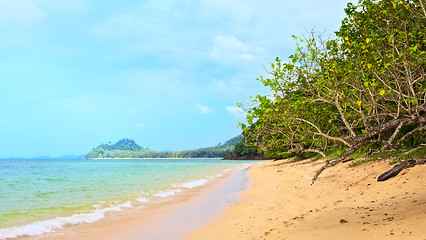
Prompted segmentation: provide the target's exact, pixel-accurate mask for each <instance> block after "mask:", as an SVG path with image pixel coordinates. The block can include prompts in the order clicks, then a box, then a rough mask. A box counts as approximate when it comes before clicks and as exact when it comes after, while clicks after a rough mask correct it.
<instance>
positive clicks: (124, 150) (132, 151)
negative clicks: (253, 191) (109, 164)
mask: <svg viewBox="0 0 426 240" xmlns="http://www.w3.org/2000/svg"><path fill="white" fill-rule="evenodd" d="M242 140H243V136H242V135H239V136H236V137H233V138H231V139H229V140H228V141H226V142H225V143H223V144H221V143H219V144H218V145H216V146H215V147H206V148H200V149H196V150H186V151H177V152H161V151H154V150H150V149H148V148H144V147H142V146H139V145H138V144H137V143H136V142H135V141H134V140H133V139H128V138H124V139H121V140H120V141H118V142H117V143H114V144H101V145H99V146H98V147H96V148H93V149H92V150H91V151H90V152H89V153H88V154H87V155H86V158H89V159H90V158H224V157H225V156H227V154H228V153H232V152H234V149H235V145H236V144H237V143H240V142H241V141H242Z"/></svg>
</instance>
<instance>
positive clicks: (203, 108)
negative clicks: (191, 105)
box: [196, 104, 214, 114]
mask: <svg viewBox="0 0 426 240" xmlns="http://www.w3.org/2000/svg"><path fill="white" fill-rule="evenodd" d="M196 106H197V108H198V110H200V112H201V113H204V114H208V113H212V112H214V109H213V108H210V107H208V106H204V105H201V104H197V105H196Z"/></svg>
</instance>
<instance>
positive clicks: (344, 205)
mask: <svg viewBox="0 0 426 240" xmlns="http://www.w3.org/2000/svg"><path fill="white" fill-rule="evenodd" d="M322 165H323V163H322V162H311V161H309V160H305V161H302V162H293V163H292V162H289V161H278V162H265V163H260V164H258V165H256V166H255V167H253V168H251V169H250V171H249V173H250V176H251V178H252V187H251V188H250V189H249V190H247V191H245V192H244V193H243V200H242V201H241V202H239V203H237V204H235V205H233V206H232V207H230V208H229V209H227V210H226V211H225V212H224V213H223V214H221V216H220V218H219V219H218V220H217V221H216V222H214V223H212V224H209V225H208V226H207V227H205V228H202V229H200V230H198V231H195V232H194V233H192V234H191V235H190V236H189V237H188V238H187V239H188V240H199V239H203V240H208V239H212V240H213V239H214V240H220V239H223V240H225V239H227V240H228V239H233V240H235V239H244V240H248V239H262V240H263V239H267V240H274V239H280V240H283V239H291V240H299V239H300V240H302V239H303V240H306V239H310V240H316V239H324V240H325V239H327V240H333V239H336V240H337V239H340V240H341V239H345V240H351V239H354V240H359V239H363V240H368V239H371V240H373V239H374V240H376V239H404V240H406V239H409V240H411V239H413V240H422V239H423V240H424V239H426V227H425V226H426V165H420V166H415V167H414V168H410V169H405V170H403V171H402V172H401V173H399V175H398V176H396V177H394V178H392V179H389V180H387V181H385V182H377V177H378V176H379V175H380V174H381V173H383V172H385V171H387V170H389V169H390V168H391V167H392V166H390V165H389V164H388V162H387V161H384V160H381V161H376V162H372V163H367V164H364V165H360V166H357V167H354V168H348V163H343V164H339V165H337V166H335V167H334V168H331V169H327V170H325V171H324V172H323V174H322V175H321V176H320V177H319V178H318V180H317V182H316V183H315V184H314V185H313V186H311V185H310V183H311V179H312V176H313V175H314V173H315V172H316V170H318V169H319V168H320V167H321V166H322Z"/></svg>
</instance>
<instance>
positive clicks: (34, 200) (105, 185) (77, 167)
mask: <svg viewBox="0 0 426 240" xmlns="http://www.w3.org/2000/svg"><path fill="white" fill-rule="evenodd" d="M249 163H250V162H249V161H245V162H242V161H221V160H219V159H216V160H212V159H130V160H129V159H124V160H110V159H107V160H0V239H8V238H15V237H18V236H23V235H39V234H43V233H46V232H52V231H55V230H56V229H60V228H63V226H65V225H66V224H81V223H91V222H95V221H97V220H100V219H102V218H104V217H105V213H107V212H114V211H125V209H126V208H131V207H134V206H135V205H143V204H149V203H150V202H155V201H158V200H159V199H162V200H164V199H167V198H171V197H173V195H175V194H177V193H179V192H181V191H182V190H184V189H188V188H193V187H197V186H200V185H203V184H205V183H208V182H209V181H211V180H213V179H214V178H217V177H220V176H221V175H223V174H224V173H225V172H227V171H230V170H232V169H236V168H241V167H244V166H245V165H247V164H249Z"/></svg>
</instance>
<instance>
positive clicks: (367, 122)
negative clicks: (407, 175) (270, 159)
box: [242, 0, 426, 183]
mask: <svg viewBox="0 0 426 240" xmlns="http://www.w3.org/2000/svg"><path fill="white" fill-rule="evenodd" d="M424 6H425V2H424V0H415V1H411V0H410V1H408V0H407V1H390V0H383V1H371V0H361V1H360V2H359V4H358V5H357V6H355V5H353V4H351V3H349V4H348V7H347V8H346V9H345V12H346V15H347V16H346V18H345V19H344V20H343V21H342V25H341V27H340V29H339V31H338V32H336V36H337V38H336V39H332V40H324V39H323V38H322V37H321V35H320V34H318V33H315V32H312V33H311V36H310V37H309V38H296V37H295V39H297V40H298V43H297V48H296V51H295V53H294V54H293V55H292V56H290V57H289V58H290V61H289V62H287V63H283V62H282V61H281V60H280V59H279V58H277V59H276V62H275V63H272V64H271V69H270V74H271V77H269V78H264V77H260V78H259V80H260V81H261V82H262V83H263V84H264V85H265V86H267V87H270V88H271V90H272V93H273V94H272V95H271V96H260V95H259V96H257V97H256V98H255V99H254V100H253V102H252V104H253V107H251V108H250V109H248V115H247V120H248V123H249V124H250V125H253V122H254V121H257V124H256V125H255V126H254V129H253V127H251V128H250V127H248V126H245V125H244V124H242V128H243V130H244V131H245V135H246V136H248V137H250V138H251V139H252V140H253V141H254V145H255V146H258V147H260V148H261V149H262V150H264V151H270V150H273V149H280V150H281V151H282V152H281V153H296V154H303V153H304V152H312V153H316V154H320V155H322V156H323V157H324V158H325V159H326V164H325V165H324V166H323V167H322V168H321V169H320V170H319V171H318V172H317V174H316V175H315V176H314V178H313V181H312V183H313V182H315V181H316V179H317V177H318V176H319V175H320V174H321V172H322V171H323V170H324V169H326V168H328V167H332V166H334V165H336V164H337V163H339V162H341V161H343V160H345V159H346V158H348V157H349V156H350V155H351V154H353V153H355V152H356V151H357V150H359V149H360V148H361V147H363V146H367V145H368V146H369V147H371V148H373V149H377V150H383V149H386V148H399V147H401V145H402V144H403V143H404V142H407V139H409V138H412V137H413V136H415V135H416V134H424V132H425V130H426V115H425V112H426V105H425V102H426V83H425V65H426V29H425V28H426V24H425V22H426V11H425V7H424ZM337 147H338V148H342V149H344V150H345V151H344V153H343V154H342V155H341V156H340V157H339V158H337V159H335V160H333V161H330V160H329V159H328V158H327V155H326V151H327V150H328V149H330V148H337Z"/></svg>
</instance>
